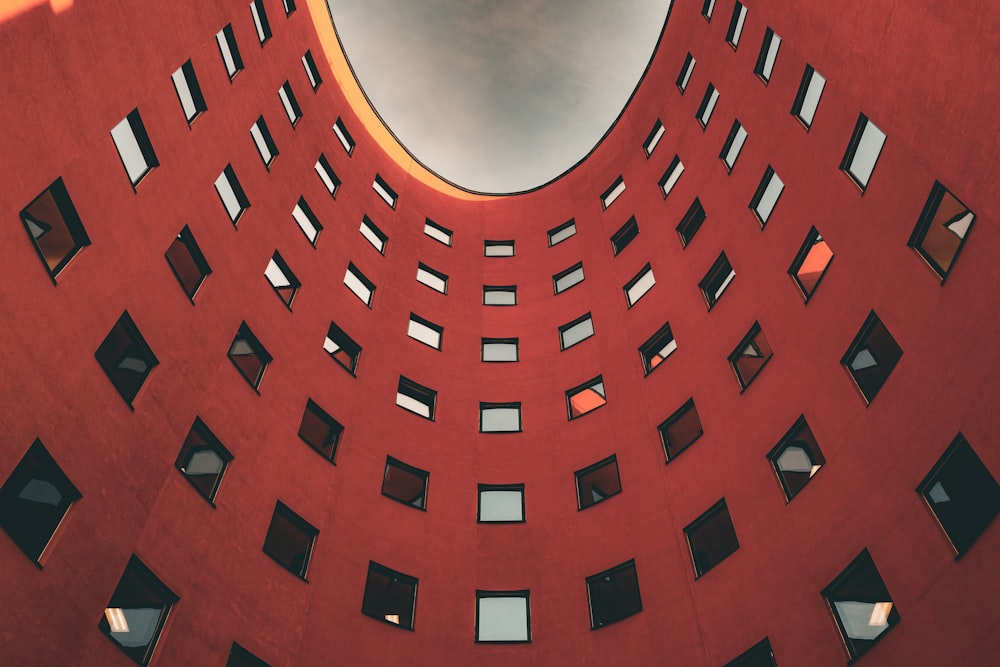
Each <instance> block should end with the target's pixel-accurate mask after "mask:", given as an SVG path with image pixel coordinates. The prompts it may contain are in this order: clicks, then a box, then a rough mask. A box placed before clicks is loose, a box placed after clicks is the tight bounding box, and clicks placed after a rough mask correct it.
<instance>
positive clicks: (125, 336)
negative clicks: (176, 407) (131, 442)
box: [94, 311, 160, 406]
mask: <svg viewBox="0 0 1000 667" xmlns="http://www.w3.org/2000/svg"><path fill="white" fill-rule="evenodd" d="M94 356H95V357H97V363H99V364H100V365H101V368H103V369H104V372H105V373H107V375H108V379H109V380H111V384H113V385H114V386H115V389H117V390H118V393H119V394H121V397H122V398H123V399H125V402H126V403H128V404H129V405H130V406H131V405H132V401H133V400H135V397H136V395H137V394H138V393H139V389H140V388H142V385H143V383H144V382H145V381H146V378H147V377H149V373H150V372H151V371H152V370H153V368H154V367H155V366H156V365H157V364H158V363H160V362H159V361H157V360H156V356H155V355H154V354H153V351H152V350H150V349H149V345H147V344H146V340H145V339H144V338H143V337H142V334H141V333H139V329H138V328H137V327H136V326H135V322H133V321H132V318H131V316H129V314H128V311H125V312H124V313H122V316H121V317H120V318H118V321H117V322H116V323H115V326H114V327H112V328H111V331H110V332H108V335H107V337H106V338H105V339H104V342H102V343H101V346H100V347H99V348H97V352H96V353H95V355H94Z"/></svg>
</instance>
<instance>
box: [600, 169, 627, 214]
mask: <svg viewBox="0 0 1000 667" xmlns="http://www.w3.org/2000/svg"><path fill="white" fill-rule="evenodd" d="M623 192H625V179H623V178H622V177H621V176H619V177H618V178H617V179H615V182H614V183H612V184H611V186H610V187H609V188H608V189H607V190H605V191H604V192H603V193H601V206H603V207H604V208H605V209H607V208H608V207H609V206H611V205H612V204H614V203H615V200H616V199H618V198H619V197H620V196H621V195H622V193H623Z"/></svg>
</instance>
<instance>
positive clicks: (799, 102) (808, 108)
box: [792, 65, 826, 130]
mask: <svg viewBox="0 0 1000 667" xmlns="http://www.w3.org/2000/svg"><path fill="white" fill-rule="evenodd" d="M825 86H826V79H824V78H823V77H822V76H821V75H820V73H819V72H817V71H816V70H814V69H813V68H812V66H811V65H806V70H805V72H804V73H803V74H802V83H800V84H799V90H798V92H797V93H796V95H795V102H794V103H793V104H792V115H793V116H795V117H796V118H798V119H799V122H801V123H802V124H803V125H805V127H806V129H807V130H808V129H809V128H810V127H812V124H813V119H814V118H815V117H816V109H817V108H819V98H820V97H822V96H823V88H824V87H825Z"/></svg>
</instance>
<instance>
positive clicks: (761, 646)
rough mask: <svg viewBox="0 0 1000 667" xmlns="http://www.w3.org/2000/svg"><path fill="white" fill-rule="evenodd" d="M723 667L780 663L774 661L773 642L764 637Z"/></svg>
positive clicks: (766, 666)
mask: <svg viewBox="0 0 1000 667" xmlns="http://www.w3.org/2000/svg"><path fill="white" fill-rule="evenodd" d="M723 667H778V663H776V662H775V661H774V651H772V650H771V642H770V641H769V640H768V638H767V637H764V639H762V640H760V641H759V642H757V643H756V644H754V645H753V646H752V647H750V648H749V649H747V650H746V651H744V652H743V653H741V654H740V655H739V656H737V657H736V658H735V659H733V660H730V661H729V662H727V663H726V664H725V665H723Z"/></svg>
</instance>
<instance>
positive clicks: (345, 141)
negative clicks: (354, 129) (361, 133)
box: [333, 118, 355, 155]
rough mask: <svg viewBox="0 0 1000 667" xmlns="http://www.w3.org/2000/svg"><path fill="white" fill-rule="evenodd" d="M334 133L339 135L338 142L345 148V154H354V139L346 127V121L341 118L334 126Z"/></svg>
mask: <svg viewBox="0 0 1000 667" xmlns="http://www.w3.org/2000/svg"><path fill="white" fill-rule="evenodd" d="M333 133H334V134H335V135H337V141H339V142H340V145H341V146H343V147H344V152H345V153H347V154H348V155H350V154H352V153H353V152H354V146H355V143H354V138H353V137H351V133H350V132H348V131H347V126H346V125H344V121H343V120H342V119H340V118H338V119H337V122H336V123H334V124H333Z"/></svg>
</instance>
